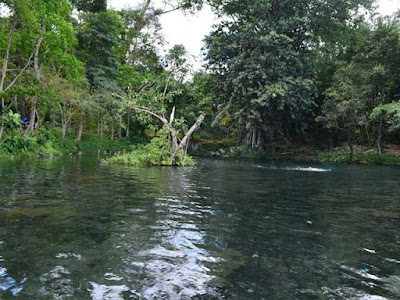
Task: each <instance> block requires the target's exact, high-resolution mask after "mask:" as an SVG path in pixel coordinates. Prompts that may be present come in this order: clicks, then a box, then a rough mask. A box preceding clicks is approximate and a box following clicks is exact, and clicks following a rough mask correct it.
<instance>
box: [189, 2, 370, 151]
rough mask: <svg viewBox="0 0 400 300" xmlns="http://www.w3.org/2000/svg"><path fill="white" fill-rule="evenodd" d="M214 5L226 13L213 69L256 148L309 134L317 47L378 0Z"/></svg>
mask: <svg viewBox="0 0 400 300" xmlns="http://www.w3.org/2000/svg"><path fill="white" fill-rule="evenodd" d="M209 2H211V3H212V4H213V5H214V7H216V8H217V9H218V12H219V13H220V14H221V15H223V16H225V21H223V22H221V24H220V25H219V26H217V27H216V29H215V30H214V31H213V32H212V33H211V34H210V35H209V36H208V38H207V39H206V43H207V56H206V57H207V60H208V66H209V67H210V69H211V71H212V72H213V73H214V74H216V75H217V78H218V80H219V83H220V86H221V89H223V92H224V95H225V97H224V98H225V99H226V100H225V103H224V105H223V108H222V110H221V112H223V113H224V114H228V115H230V116H231V117H232V118H233V120H234V123H233V125H234V128H235V131H236V135H237V136H238V139H239V140H240V141H241V142H242V143H244V144H248V145H251V146H252V147H259V146H263V144H265V142H266V141H268V140H274V139H278V138H282V137H283V138H285V139H286V140H288V139H289V138H290V137H291V136H293V135H294V134H297V133H304V132H305V131H306V129H307V125H308V123H309V122H310V120H312V119H313V117H312V116H313V108H314V107H315V103H314V99H315V95H316V85H315V81H316V66H315V63H314V62H315V52H316V49H317V45H319V44H320V43H322V42H325V41H330V40H332V39H334V37H335V34H334V32H336V31H338V30H340V29H341V28H342V27H345V26H346V24H347V23H348V22H349V21H350V20H351V19H352V14H351V11H352V10H357V9H358V8H359V7H360V6H362V5H365V6H368V5H369V4H370V3H371V1H367V0H366V1H361V0H360V1H343V0H337V1H334V3H330V5H326V2H325V1H320V0H306V1H293V0H285V1H254V0H246V1H229V2H221V1H209ZM192 3H193V4H201V1H192ZM220 116H221V114H220Z"/></svg>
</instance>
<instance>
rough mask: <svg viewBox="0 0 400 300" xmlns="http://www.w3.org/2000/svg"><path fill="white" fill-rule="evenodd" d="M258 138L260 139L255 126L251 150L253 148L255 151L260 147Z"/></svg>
mask: <svg viewBox="0 0 400 300" xmlns="http://www.w3.org/2000/svg"><path fill="white" fill-rule="evenodd" d="M257 137H258V134H257V127H256V126H254V127H253V134H252V137H251V148H253V149H254V148H257V147H258V143H257Z"/></svg>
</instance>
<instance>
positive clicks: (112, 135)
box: [110, 120, 115, 140]
mask: <svg viewBox="0 0 400 300" xmlns="http://www.w3.org/2000/svg"><path fill="white" fill-rule="evenodd" d="M110 127H111V128H110V130H111V140H114V131H115V130H114V120H111V126H110Z"/></svg>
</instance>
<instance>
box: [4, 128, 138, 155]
mask: <svg viewBox="0 0 400 300" xmlns="http://www.w3.org/2000/svg"><path fill="white" fill-rule="evenodd" d="M141 142H143V141H136V140H132V139H126V138H125V139H121V140H110V139H101V138H100V137H99V136H97V135H91V134H83V135H82V139H81V141H77V140H75V139H74V138H72V137H66V138H65V139H63V138H62V136H61V133H60V132H57V131H49V130H41V131H39V132H36V133H31V134H28V135H26V136H20V135H18V136H13V137H12V138H9V139H7V140H5V141H4V142H3V143H2V145H1V146H0V157H8V158H10V157H11V158H12V157H34V156H37V157H42V156H43V157H46V156H55V155H64V154H71V153H84V152H93V151H112V152H117V151H124V150H126V151H130V150H132V149H133V148H134V146H133V145H135V144H137V143H141Z"/></svg>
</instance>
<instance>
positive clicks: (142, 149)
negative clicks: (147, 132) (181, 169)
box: [106, 130, 193, 166]
mask: <svg viewBox="0 0 400 300" xmlns="http://www.w3.org/2000/svg"><path fill="white" fill-rule="evenodd" d="M171 156H172V148H171V142H170V141H169V139H168V134H167V132H166V131H165V130H161V131H160V132H159V133H158V136H157V137H155V138H153V139H152V140H151V141H150V143H149V144H147V145H142V146H139V148H138V149H136V150H134V151H132V152H130V153H127V154H124V155H120V156H113V157H111V158H109V159H108V160H107V161H106V163H111V164H121V165H129V166H174V165H176V166H187V165H193V160H192V159H191V157H189V156H187V157H186V159H185V160H184V159H183V151H180V152H179V153H178V155H177V157H176V158H175V160H173V159H171Z"/></svg>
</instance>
